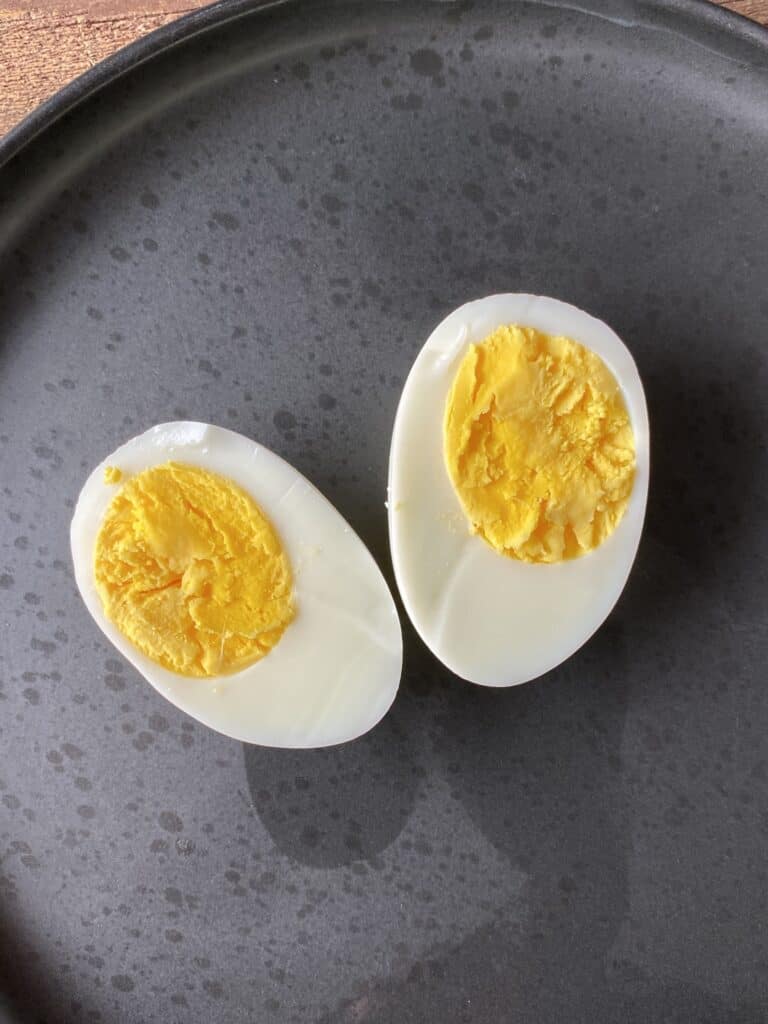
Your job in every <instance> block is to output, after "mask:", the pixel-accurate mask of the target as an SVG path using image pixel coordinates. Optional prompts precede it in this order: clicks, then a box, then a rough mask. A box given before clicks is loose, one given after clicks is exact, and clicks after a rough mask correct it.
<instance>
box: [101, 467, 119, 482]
mask: <svg viewBox="0 0 768 1024" xmlns="http://www.w3.org/2000/svg"><path fill="white" fill-rule="evenodd" d="M122 479H123V471H122V469H119V468H118V467H117V466H105V467H104V483H105V484H119V483H120V481H121V480H122Z"/></svg>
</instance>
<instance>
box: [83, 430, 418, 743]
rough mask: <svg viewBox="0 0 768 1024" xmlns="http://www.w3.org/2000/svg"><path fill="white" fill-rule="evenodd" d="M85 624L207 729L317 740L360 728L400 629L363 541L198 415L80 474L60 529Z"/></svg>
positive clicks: (248, 446)
mask: <svg viewBox="0 0 768 1024" xmlns="http://www.w3.org/2000/svg"><path fill="white" fill-rule="evenodd" d="M71 545H72V558H73V562H74V569H75V579H76V581H77V585H78V587H79V589H80V593H81V595H82V598H83V600H84V602H85V604H86V606H87V608H88V610H89V611H90V613H91V615H92V616H93V618H94V619H95V620H96V623H97V624H98V626H99V627H100V628H101V630H102V631H103V632H104V633H105V634H106V636H107V637H108V638H109V639H110V640H111V641H112V643H113V644H114V645H115V647H116V648H117V649H118V650H119V651H120V652H121V653H122V654H123V655H124V656H125V657H126V658H127V659H128V661H130V662H131V663H132V664H133V665H134V666H135V667H136V668H137V669H138V670H139V672H140V673H141V674H142V675H143V676H144V678H145V679H146V680H147V681H148V682H149V683H150V684H151V685H152V686H153V687H154V688H155V689H156V690H157V691H158V692H159V693H161V694H162V695H163V696H164V697H165V698H166V699H167V700H169V701H170V702H171V703H172V704H175V705H176V707H178V708H180V709H181V710H182V711H185V712H187V714H189V715H191V716H192V717H193V718H195V719H197V720H198V721H200V722H202V723H203V724H204V725H207V726H210V727H211V728H212V729H215V730H217V731H218V732H221V733H224V734H225V735H227V736H231V737H233V738H234V739H238V740H242V741H244V742H247V743H258V744H262V745H265V746H274V747H294V748H297V747H322V746H328V745H331V744H336V743H342V742H345V741H346V740H351V739H354V738H355V737H357V736H360V735H361V734H362V733H364V732H367V731H368V730H369V729H370V728H372V727H373V726H374V725H375V724H376V723H377V722H378V721H379V719H380V718H382V716H383V715H384V714H385V713H386V711H387V710H388V708H389V706H390V705H391V703H392V701H393V700H394V698H395V694H396V693H397V689H398V685H399V681H400V673H401V668H402V636H401V631H400V623H399V620H398V616H397V611H396V609H395V605H394V602H393V600H392V596H391V594H390V592H389V589H388V587H387V584H386V582H385V580H384V578H383V576H382V575H381V572H380V571H379V568H378V566H377V565H376V563H375V562H374V560H373V558H372V557H371V555H370V553H369V551H368V549H367V548H366V547H365V545H364V544H363V542H362V541H361V540H360V539H359V538H358V537H357V536H356V534H355V533H354V532H353V531H352V529H351V528H350V526H349V525H348V524H347V523H346V522H345V520H344V519H343V518H342V516H341V515H340V514H339V512H338V511H337V510H336V509H335V508H334V507H333V505H331V503H330V502H329V501H328V500H327V499H326V498H324V497H323V495H322V494H321V493H320V492H319V491H318V490H317V489H316V488H315V487H314V486H313V485H312V484H311V483H309V481H308V480H306V479H305V478H304V477H303V476H302V475H301V474H300V473H299V472H297V470H295V469H294V468H293V467H292V466H290V465H289V464H288V463H287V462H285V461H283V459H281V458H279V457H278V456H277V455H275V454H274V453H273V452H271V451H269V450H268V449H267V448H264V447H263V446H262V445H259V444H257V443H256V442H254V441H251V440H249V439H248V438H246V437H243V436H242V435H240V434H237V433H234V432H233V431H231V430H225V429H223V428H221V427H216V426H210V425H209V424H206V423H190V422H177V423H163V424H160V425H159V426H156V427H153V428H152V429H151V430H148V431H147V432H146V433H144V434H141V435H140V436H138V437H135V438H133V440H131V441H128V442H127V444H124V445H122V446H121V447H120V448H118V449H117V450H116V451H115V452H113V453H112V454H111V455H110V456H109V457H108V458H107V459H105V460H104V462H102V463H101V464H100V465H99V466H97V467H96V469H95V470H94V471H93V473H92V474H91V475H90V477H89V478H88V480H87V481H86V483H85V485H84V487H83V489H82V491H81V493H80V496H79V499H78V501H77V506H76V508H75V512H74V517H73V519H72V527H71Z"/></svg>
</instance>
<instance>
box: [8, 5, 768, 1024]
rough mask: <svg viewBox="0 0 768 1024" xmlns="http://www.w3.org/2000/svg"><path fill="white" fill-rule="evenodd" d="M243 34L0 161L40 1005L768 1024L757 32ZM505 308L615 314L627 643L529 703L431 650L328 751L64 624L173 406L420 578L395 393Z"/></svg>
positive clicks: (12, 798)
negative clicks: (463, 316) (464, 308)
mask: <svg viewBox="0 0 768 1024" xmlns="http://www.w3.org/2000/svg"><path fill="white" fill-rule="evenodd" d="M246 9H247V5H243V4H242V3H241V4H239V5H234V6H228V5H224V6H219V7H218V8H215V9H213V10H212V11H207V12H205V11H204V12H201V14H200V15H196V16H194V17H193V18H192V19H191V20H190V21H189V22H186V23H183V24H182V25H181V26H175V27H173V29H172V30H169V32H168V33H167V34H165V35H163V34H162V33H161V34H160V36H155V37H154V38H153V39H151V40H150V41H149V42H146V43H142V44H139V45H138V46H137V47H134V48H133V49H132V50H131V51H130V52H129V53H127V54H123V55H118V57H117V58H115V59H114V60H113V61H111V62H110V63H109V65H107V66H106V67H105V68H101V69H96V70H94V71H93V72H91V73H90V74H89V76H88V77H87V78H86V79H85V81H84V82H82V83H80V85H78V86H75V87H73V88H72V89H70V90H67V91H66V92H65V94H64V95H63V96H62V97H60V99H59V101H58V106H57V102H54V104H53V105H52V106H51V105H49V106H47V107H46V108H44V109H43V110H41V112H40V113H39V114H38V115H36V116H35V117H34V118H33V119H32V120H31V121H30V122H29V123H28V124H27V125H25V126H22V128H21V129H19V130H18V131H17V132H16V133H14V134H13V135H12V136H11V137H10V139H9V140H8V141H7V142H6V143H5V146H4V148H2V149H0V159H1V158H3V157H8V156H10V154H11V153H12V152H14V151H15V152H16V156H15V158H14V159H13V160H12V161H11V162H10V163H8V164H7V165H6V167H5V168H4V169H3V170H2V171H0V488H2V491H3V499H2V508H1V509H0V516H1V519H0V521H1V522H2V532H1V534H0V543H1V545H2V546H1V547H0V622H1V623H2V632H0V657H1V658H2V661H1V662H0V680H1V683H0V697H2V700H0V789H1V790H2V792H1V794H0V990H3V991H4V992H5V993H6V995H7V998H8V999H9V1000H10V1005H11V1006H12V1007H13V1009H12V1010H9V1012H11V1013H13V1014H15V1016H16V1019H18V1020H23V1021H49V1022H59V1021H66V1022H70V1021H72V1022H76V1024H79V1022H81V1021H82V1022H98V1021H104V1022H123V1021H125V1022H131V1024H134V1022H135V1024H139V1022H141V1024H145V1022H155V1021H157V1022H161V1021H162V1022H163V1024H165V1022H169V1021H179V1022H192V1024H196V1022H205V1024H208V1022H210V1021H216V1022H217V1024H235V1022H249V1024H250V1022H252V1021H259V1022H262V1021H270V1022H272V1021H274V1022H277V1024H282V1022H286V1024H287V1022H302V1024H305V1022H310V1021H311V1022H325V1024H336V1022H340V1024H352V1022H356V1024H359V1022H361V1021H370V1022H376V1024H379V1022H389V1021H391V1022H397V1024H410V1022H413V1024H417V1022H419V1024H420V1022H423V1021H433V1020H434V1021H447V1022H454V1021H464V1022H482V1024H499V1022H506V1021H525V1022H546V1024H549V1022H554V1021H563V1022H567V1024H577V1022H585V1024H595V1022H602V1021H610V1022H613V1021H622V1022H625V1021H629V1022H637V1024H645V1022H647V1021H660V1020H664V1021H667V1022H671V1021H674V1022H696V1024H702V1022H718V1024H720V1022H728V1024H744V1022H758V1021H764V1020H765V1019H766V1015H767V1014H768V935H767V934H766V929H765V921H766V868H765V849H766V842H768V832H767V831H766V822H767V821H768V800H767V798H766V797H767V794H766V788H767V787H768V739H766V737H768V700H766V689H765V686H766V672H765V665H766V660H767V659H768V642H767V639H766V624H765V618H766V616H765V594H766V560H767V556H768V542H767V541H766V533H765V521H766V513H767V512H768V507H767V505H768V502H767V499H768V487H767V480H766V462H765V437H766V432H767V430H768V423H767V422H766V418H767V416H768V413H767V411H766V410H767V405H766V399H765V396H766V394H767V393H768V389H767V387H766V385H767V382H766V337H767V336H768V296H767V295H766V288H765V281H766V267H768V206H767V205H766V190H767V182H766V170H765V169H766V167H768V114H767V112H768V56H767V55H768V47H767V46H766V36H765V33H764V32H762V31H761V30H759V29H757V28H755V27H753V26H749V25H747V23H746V22H742V21H741V20H739V19H738V18H736V17H733V16H728V15H725V14H722V13H720V12H716V11H714V10H711V9H709V8H708V7H707V6H705V5H698V4H693V3H687V2H675V3H669V4H658V3H632V2H629V0H627V2H618V0H617V2H611V0H606V2H604V3H601V4H599V5H595V6H594V7H593V6H592V4H591V2H590V0H585V3H584V4H579V9H578V10H576V9H569V8H564V7H559V6H557V5H554V4H522V3H512V2H505V3H490V2H488V3H486V2H477V3H475V4H458V3H456V4H454V3H436V4H428V3H419V2H413V3H407V4H406V3H381V4H378V3H359V4H351V3H349V4H341V3H339V4H325V3H314V4H309V3H305V4H300V3H298V4H291V3H287V4H282V5H273V6H271V7H269V8H268V9H264V10H259V11H254V12H253V13H251V14H249V15H244V16H241V17H239V18H238V19H237V20H236V21H232V20H231V19H230V16H231V15H232V14H235V13H241V14H242V12H243V11H244V10H246ZM227 19H230V20H229V21H227ZM185 34H189V35H190V36H191V37H190V38H189V39H187V40H186V41H185V40H184V36H185ZM174 40H177V41H178V42H177V45H175V46H174V47H173V48H170V49H168V48H167V44H168V43H169V42H173V41H174ZM139 60H143V61H144V63H143V64H142V66H141V67H140V68H139V69H137V70H133V71H132V70H131V67H132V66H133V64H135V62H137V61H139ZM118 72H124V74H122V75H121V77H119V78H117V79H116V80H115V81H112V82H111V83H110V81H109V80H110V78H112V77H114V76H115V75H116V74H117V73H118ZM78 99H81V100H82V101H83V102H81V103H80V105H79V106H75V108H74V109H73V110H72V111H71V112H70V113H69V114H67V116H66V117H64V118H63V119H59V120H56V119H55V115H56V114H57V113H58V112H60V110H61V109H63V108H64V107H66V106H70V105H71V104H72V103H74V102H75V101H77V100H78ZM41 129H44V130H43V131H42V133H41V134H38V135H37V137H36V138H33V137H34V136H35V133H40V130H41ZM496 291H530V292H539V293H544V294H549V295H555V296H558V297H561V298H563V299H565V300H566V301H569V302H572V303H574V304H576V305H578V306H580V307H582V308H584V309H587V310H588V311H590V312H592V313H593V314H595V315H596V316H598V317H600V318H601V319H604V320H605V321H606V322H607V323H609V324H610V325H611V326H612V327H613V328H614V329H615V330H616V331H617V333H618V334H619V335H620V336H621V337H622V338H623V339H624V340H625V341H626V343H627V345H628V346H629V348H630V349H631V351H632V353H633V355H634V357H635V359H636V361H637V363H638V365H639V368H640V372H641V375H642V377H643V380H644V384H645V387H646V393H647V398H648V403H649V410H650V418H651V425H652V434H653V446H654V447H653V451H652V479H651V492H650V500H649V506H648V517H647V520H646V531H645V535H644V539H643V542H642V544H641V548H640V552H639V555H638V559H637V562H636V564H635V568H634V571H633V573H632V575H631V577H630V581H629V584H628V587H627V589H626V591H625V592H624V595H623V596H622V598H621V600H620V602H619V604H618V605H617V607H616V609H615V611H614V612H613V614H612V615H611V617H610V619H609V620H608V622H607V623H606V625H605V626H604V627H603V628H602V629H601V630H600V631H599V632H598V633H597V634H596V636H595V637H594V638H593V639H592V640H591V641H590V643H589V644H587V645H586V646H585V647H584V648H583V649H582V650H580V651H579V652H578V653H577V654H576V655H575V656H574V657H573V658H572V659H570V660H569V661H568V662H567V663H566V664H564V665H562V666H561V667H560V668H559V669H557V670H556V671H554V672H552V673H550V674H549V675H548V676H547V677H545V678H544V679H542V680H540V681H538V682H536V683H532V684H529V685H527V686H524V687H519V688H514V689H512V690H509V691H504V692H494V691H484V690H481V689H479V688H474V687H471V686H468V685H467V684H465V683H460V682H459V681H458V680H456V679H454V678H453V677H451V675H450V674H448V673H447V672H446V671H445V670H444V669H442V668H441V667H440V666H439V665H438V664H437V663H436V662H435V661H434V659H433V658H432V657H431V656H430V655H429V654H428V652H426V651H425V649H424V648H423V647H422V646H421V645H420V643H419V641H418V639H417V638H416V637H415V635H414V634H413V632H412V631H411V630H410V629H409V628H408V627H406V637H405V639H406V662H405V674H404V680H403V685H402V687H401V690H400V695H399V697H398V699H397V701H396V702H395V705H394V707H393V708H392V710H391V712H390V714H389V715H388V716H387V717H386V718H385V719H384V721H383V722H382V723H381V725H379V726H378V727H377V728H376V729H374V730H373V732H371V733H370V734H369V735H367V736H366V737H364V738H363V739H361V740H359V741H357V742H355V743H352V744H349V745H346V746H342V747H339V748H334V749H330V750H325V751H319V752H306V751H305V752H287V751H270V750H264V749H260V748H256V747H248V748H244V747H243V746H241V745H240V744H238V743H236V742H234V741H230V740H227V739H225V738H224V737H221V736H218V735H216V734H214V733H212V732H210V731H208V730H206V729H204V728H201V727H199V726H198V725H196V724H195V723H193V722H192V721H191V720H190V719H188V718H186V717H185V716H184V715H182V714H181V713H178V712H176V711H175V710H174V709H173V708H172V707H169V706H168V704H167V703H166V702H165V701H163V700H162V698H161V697H159V696H158V695H157V694H156V693H155V692H154V691H153V690H152V689H151V687H149V686H148V685H147V684H146V683H145V682H144V681H143V680H142V679H141V678H140V677H139V676H138V675H137V673H135V672H134V671H133V670H132V669H131V668H130V666H128V665H127V664H126V663H125V662H124V661H123V660H122V659H121V658H120V657H119V656H118V655H117V654H116V653H115V651H114V650H113V649H112V648H111V647H110V646H109V644H108V643H107V642H106V641H105V640H104V639H103V637H102V636H101V634H100V633H99V632H98V630H97V629H96V627H95V625H94V624H93V622H92V621H91V619H90V616H89V615H88V613H87V611H86V609H85V608H84V606H83V605H82V603H81V602H80V600H79V599H78V597H77V594H76V591H75V586H74V582H73V578H72V570H71V566H70V562H69V554H68V546H67V545H68V529H69V519H70V516H71V513H72V507H73V502H74V499H75V497H76V495H77V493H78V490H79V488H80V486H81V484H82V482H83V480H84V479H85V477H86V476H87V474H88V472H89V470H90V469H91V468H92V467H93V466H94V465H95V464H96V463H97V462H98V461H99V459H101V458H102V457H103V456H104V454H105V453H107V452H109V451H111V450H112V449H113V448H114V447H116V445H117V444H118V443H120V442H121V441H122V440H124V439H125V437H127V436H130V435H132V434H134V433H137V432H139V431H140V430H143V429H144V428H145V427H147V426H150V425H151V424H153V423H156V422H161V421H164V420H168V419H171V418H191V419H199V420H206V421H211V422H218V423H221V424H222V425H224V426H229V427H232V428H234V429H235V430H238V431H241V432H242V433H244V434H246V435H249V436H252V437H254V438H257V439H258V440H259V441H260V442H262V443H263V444H266V445H268V446H270V447H271V448H273V449H274V450H275V451H277V452H278V453H280V454H281V455H282V456H283V457H285V458H286V459H288V460H290V461H291V462H292V463H294V464H295V465H296V466H297V467H298V468H299V469H300V470H301V472H303V473H304V474H306V475H307V476H308V477H309V478H310V479H311V480H312V481H313V482H314V483H315V484H317V486H318V487H320V489H321V490H323V492H324V493H326V494H327V495H328V496H329V497H330V498H331V500H332V501H333V502H334V503H335V504H336V505H337V506H338V507H339V509H340V511H341V512H342V514H343V515H344V516H345V517H346V518H347V519H348V520H349V522H350V523H351V525H352V526H353V527H354V529H355V530H356V531H357V532H358V533H359V534H360V536H361V537H362V538H363V540H364V541H365V542H366V543H368V545H369V546H370V547H371V549H372V551H373V552H374V554H375V555H376V557H377V558H378V560H379V561H380V563H381V564H382V565H383V566H384V568H385V572H386V574H387V576H388V579H389V581H390V582H391V568H390V565H389V561H388V553H387V540H386V517H385V510H384V500H385V489H386V466H387V452H388V446H389V434H390V430H391V427H392V422H393V418H394V413H395V409H396V406H397V401H398V396H399V389H400V387H401V385H402V382H403V380H404V378H405V375H406V374H407V372H408V369H409V367H410V365H411V362H412V360H413V358H414V356H415V354H416V352H417V351H418V350H419V348H420V347H421V345H422V344H423V341H424V339H425V338H426V337H427V335H428V334H429V332H430V330H431V329H432V327H433V326H434V325H435V324H436V323H437V322H438V321H439V320H440V319H441V318H442V317H443V316H444V315H445V314H446V313H447V312H448V311H449V310H451V309H453V308H454V307H455V306H457V305H459V304H460V303H461V302H463V301H466V300H468V299H471V298H474V297H477V296H481V295H486V294H490V293H492V292H496Z"/></svg>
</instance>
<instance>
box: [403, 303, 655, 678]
mask: <svg viewBox="0 0 768 1024" xmlns="http://www.w3.org/2000/svg"><path fill="white" fill-rule="evenodd" d="M509 324H517V325H520V326H524V327H531V328H535V329H536V330H538V331H542V332H544V333H546V334H549V335H554V336H560V335H564V336H566V337H568V338H572V339H573V340H575V341H577V342H579V343H580V344H581V345H583V346H584V347H585V348H587V349H591V350H592V351H593V352H594V353H596V354H597V355H598V356H600V358H601V359H602V360H603V362H604V363H605V364H606V365H607V367H608V369H609V370H611V372H612V373H613V375H614V377H615V378H616V380H617V382H618V384H619V386H620V388H621V391H622V394H623V397H624V400H625V404H626V407H627V412H628V414H629V418H630V421H631V425H632V429H633V432H634V439H635V459H636V466H635V478H634V483H633V486H632V492H631V494H630V497H629V501H628V504H627V507H626V510H625V511H624V514H623V516H622V518H621V520H620V522H619V523H618V525H617V526H616V528H615V530H614V531H613V533H612V534H611V535H610V536H609V537H607V539H606V540H604V541H603V543H601V544H600V545H599V546H598V547H597V548H595V549H594V550H592V551H590V552H589V553H588V554H585V555H583V556H582V557H579V558H573V559H570V560H567V561H561V562H557V563H555V564H546V565H544V564H531V563H529V562H524V561H518V560H516V559H512V558H508V557H505V556H503V555H500V554H498V553H497V552H496V551H494V550H493V549H492V548H491V547H490V546H489V545H488V544H487V543H485V542H484V541H483V540H482V539H481V538H480V537H478V536H474V535H472V534H471V533H470V530H469V524H468V522H467V519H466V517H465V515H464V512H463V510H462V508H461V504H460V502H459V498H458V496H457V494H456V492H455V490H454V487H453V484H452V482H451V480H450V478H449V476H448V472H447V470H446V466H445V462H444V456H443V417H444V410H445V404H446V399H447V396H448V393H449V390H450V388H451V385H452V382H453V379H454V375H455V373H456V370H457V367H458V365H459V363H460V362H461V360H462V358H463V357H464V355H465V354H466V352H467V349H468V347H469V346H470V345H472V344H478V343H480V342H482V341H483V340H484V339H485V338H487V337H488V336H489V335H490V334H491V332H493V331H494V330H496V329H497V328H498V327H500V326H502V325H509ZM649 464H650V448H649V426H648V412H647V408H646V402H645V395H644V392H643V386H642V383H641V381H640V376H639V374H638V371H637V367H636V366H635V362H634V360H633V358H632V356H631V354H630V352H629V350H628V349H627V348H626V346H625V345H624V343H623V342H622V341H621V340H620V339H619V337H618V336H617V335H616V334H615V333H614V332H613V331H612V330H611V329H610V327H608V326H607V325H606V324H604V323H603V322H602V321H600V320H597V319H595V318H594V317H592V316H590V315H589V314H588V313H585V312H584V311H583V310H580V309H578V308H576V307H575V306H571V305H568V304H567V303H565V302H560V301H558V300H556V299H551V298H546V297H543V296H534V295H522V294H508V295H492V296H489V297H488V298H485V299H479V300H477V301H474V302H469V303H467V304H466V305H463V306H461V307H459V308H458V309H456V310H454V312H452V313H451V314H450V315H449V316H448V317H446V318H445V320H443V321H442V323H440V324H439V325H438V327H437V328H436V329H435V330H434V331H433V332H432V334H431V335H430V337H429V339H428V340H427V342H426V344H425V345H424V347H423V348H422V349H421V351H420V352H419V354H418V356H417V357H416V360H415V362H414V364H413V366H412V368H411V371H410V373H409V375H408V378H407V380H406V382H405V386H404V388H403V392H402V396H401V399H400V404H399V406H398V410H397V415H396V418H395V424H394V428H393V434H392V446H391V451H390V461H389V488H388V509H389V512H388V518H389V536H390V546H391V551H392V561H393V565H394V570H395V577H396V579H397V584H398V587H399V589H400V594H401V597H402V600H403V604H404V606H405V609H406V611H407V613H408V615H409V617H410V619H411V621H412V623H413V625H414V627H415V629H416V630H417V632H418V633H419V635H420V636H421V638H422V640H423V641H424V643H425V644H426V645H427V647H429V648H430V650H431V651H432V653H433V654H434V655H435V656H436V657H437V658H438V659H439V660H440V661H441V662H443V664H444V665H445V666H446V667H447V668H449V669H450V670H451V671H452V672H454V673H455V674H456V675H458V676H460V677H461V678H462V679H465V680H467V681H469V682H473V683H478V684H481V685H483V686H497V687H501V686H514V685H517V684H519V683H524V682H528V681H529V680H531V679H535V678H537V677H538V676H541V675H543V674H544V673H546V672H548V671H550V670H551V669H553V668H555V667H556V666H557V665H559V664H560V663H561V662H563V661H565V660H566V658H568V657H570V655H571V654H573V653H574V652H575V651H576V650H578V648H579V647H581V646H582V644H584V643H585V642H586V641H587V640H588V639H589V637H590V636H591V635H592V634H593V633H594V632H595V630H596V629H597V628H598V627H599V626H600V625H601V623H602V622H603V621H604V620H605V618H606V617H607V616H608V614H609V613H610V611H611V609H612V608H613V606H614V604H615V603H616V601H617V600H618V598H619V596H620V594H621V592H622V590H623V589H624V585H625V583H626V581H627V578H628V576H629V572H630V569H631V568H632V564H633V562H634V559H635V555H636V553H637V549H638V545H639V543H640V536H641V533H642V528H643V520H644V517H645V507H646V502H647V496H648V481H649Z"/></svg>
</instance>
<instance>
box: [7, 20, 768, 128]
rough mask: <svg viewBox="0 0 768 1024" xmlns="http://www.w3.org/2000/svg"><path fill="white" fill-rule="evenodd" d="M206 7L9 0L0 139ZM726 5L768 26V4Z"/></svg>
mask: <svg viewBox="0 0 768 1024" xmlns="http://www.w3.org/2000/svg"><path fill="white" fill-rule="evenodd" d="M2 2H3V0H0V4H1V3H2ZM6 2H8V0H6ZM205 2H206V0H10V3H11V6H9V7H0V136H2V135H3V134H5V132H7V131H8V129H9V128H11V127H12V126H13V125H14V124H16V122H17V121H20V120H21V119H22V118H23V117H24V116H25V115H26V114H28V113H29V112H30V111H31V110H34V108H35V107H36V106H37V105H38V104H39V103H41V102H42V101H43V100H44V99H47V98H48V97H49V96H51V95H52V94H53V93H54V92H56V90H57V89H59V88H60V87H61V86H62V85H64V84H65V83H66V82H69V81H71V79H73V78H76V77H77V75H79V74H81V73H82V72H83V71H85V70H87V69H88V68H89V67H92V66H93V65H94V64H96V63H98V61H100V60H103V59H104V58H105V57H108V56H109V55H110V54H111V53H114V51H115V50H118V49H120V47H121V46H125V45H126V44H127V43H130V42H132V41H133V40H134V39H138V38H139V36H142V35H145V34H146V33H147V32H151V31H152V29H155V28H159V26H161V25H165V24H167V23H168V22H169V21H173V19H174V18H178V17H180V16H181V15H182V14H186V13H187V12H188V11H190V10H193V9H195V8H197V7H202V6H204V3H205ZM701 2H702V3H705V2H707V0H701ZM724 6H726V7H730V8H731V10H734V11H737V12H738V13H739V14H743V15H745V16H746V17H748V18H753V19H754V20H755V21H759V22H761V23H762V24H764V25H768V0H727V2H726V3H724Z"/></svg>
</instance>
